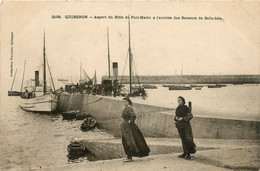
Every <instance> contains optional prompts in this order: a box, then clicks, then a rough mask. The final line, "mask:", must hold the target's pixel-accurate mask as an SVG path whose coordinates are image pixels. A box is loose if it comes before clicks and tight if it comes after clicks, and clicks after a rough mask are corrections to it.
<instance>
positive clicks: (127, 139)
mask: <svg viewBox="0 0 260 171" xmlns="http://www.w3.org/2000/svg"><path fill="white" fill-rule="evenodd" d="M123 103H124V106H125V109H124V110H123V113H122V118H123V122H122V123H121V125H120V128H121V132H122V144H123V147H124V150H125V154H126V155H127V158H126V159H124V160H123V161H124V162H131V161H133V159H132V157H133V156H134V157H144V156H148V155H149V152H150V149H149V147H148V146H147V144H146V141H145V139H144V136H143V134H142V133H141V131H140V129H139V128H138V127H137V125H136V124H135V123H134V122H135V119H136V114H135V113H134V110H133V108H132V102H131V100H130V99H129V98H124V99H123Z"/></svg>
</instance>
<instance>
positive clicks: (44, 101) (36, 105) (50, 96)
mask: <svg viewBox="0 0 260 171" xmlns="http://www.w3.org/2000/svg"><path fill="white" fill-rule="evenodd" d="M47 64H48V63H47ZM48 68H49V64H48ZM49 73H50V77H51V72H50V68H49ZM23 77H24V76H23ZM51 80H52V77H51ZM34 83H35V86H27V87H25V89H24V90H25V92H24V93H23V94H22V95H21V96H20V97H21V98H20V107H21V108H22V109H23V110H26V111H31V112H42V113H47V112H53V111H55V110H56V107H57V103H58V96H57V95H55V94H54V93H53V92H52V89H51V87H48V86H47V82H46V54H45V33H44V43H43V86H42V85H41V84H40V82H39V71H35V79H34ZM52 86H53V88H54V90H55V87H54V84H53V80H52Z"/></svg>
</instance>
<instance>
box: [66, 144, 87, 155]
mask: <svg viewBox="0 0 260 171" xmlns="http://www.w3.org/2000/svg"><path fill="white" fill-rule="evenodd" d="M67 150H68V153H69V156H83V155H85V154H86V153H87V149H86V147H85V146H84V145H83V144H82V143H80V142H73V143H71V144H70V145H68V147H67Z"/></svg>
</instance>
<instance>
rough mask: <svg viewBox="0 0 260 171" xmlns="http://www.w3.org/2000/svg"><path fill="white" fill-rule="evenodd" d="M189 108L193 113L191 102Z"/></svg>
mask: <svg viewBox="0 0 260 171" xmlns="http://www.w3.org/2000/svg"><path fill="white" fill-rule="evenodd" d="M189 108H190V111H191V109H192V104H191V102H189Z"/></svg>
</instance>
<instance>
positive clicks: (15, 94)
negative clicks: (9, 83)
mask: <svg viewBox="0 0 260 171" xmlns="http://www.w3.org/2000/svg"><path fill="white" fill-rule="evenodd" d="M21 94H22V92H19V91H8V96H20V95H21Z"/></svg>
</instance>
